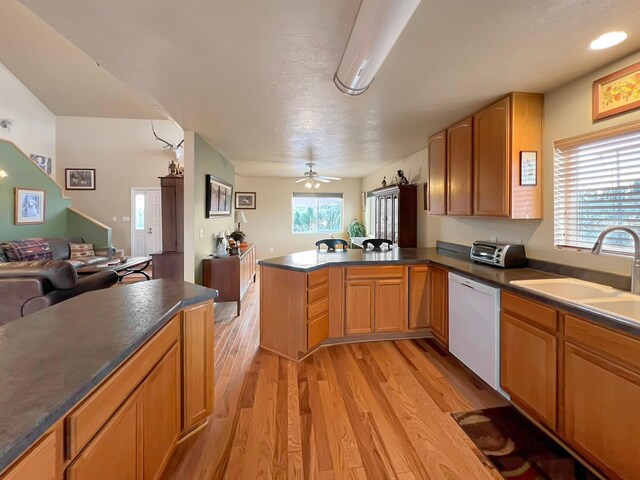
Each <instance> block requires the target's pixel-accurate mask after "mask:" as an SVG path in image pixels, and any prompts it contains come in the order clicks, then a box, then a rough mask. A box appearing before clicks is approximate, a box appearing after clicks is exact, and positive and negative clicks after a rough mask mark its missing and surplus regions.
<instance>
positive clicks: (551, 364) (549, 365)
mask: <svg viewBox="0 0 640 480" xmlns="http://www.w3.org/2000/svg"><path fill="white" fill-rule="evenodd" d="M556 328H557V312H556V311H555V310H554V309H551V308H548V307H546V306H543V305H540V304H538V303H537V302H532V301H529V300H526V299H524V298H521V297H518V296H515V295H512V294H510V293H507V292H503V293H502V313H501V319H500V378H501V386H502V388H503V389H504V390H505V391H506V392H507V393H509V395H511V397H512V400H513V402H514V403H516V404H517V405H518V406H520V407H521V408H522V409H523V410H525V411H526V412H527V413H529V414H530V415H531V416H533V417H534V418H536V420H539V421H540V422H542V423H544V424H545V425H547V426H548V427H550V428H552V429H555V428H556V425H557V423H556V421H557V401H556V398H557V389H558V378H557V365H558V340H557V335H556Z"/></svg>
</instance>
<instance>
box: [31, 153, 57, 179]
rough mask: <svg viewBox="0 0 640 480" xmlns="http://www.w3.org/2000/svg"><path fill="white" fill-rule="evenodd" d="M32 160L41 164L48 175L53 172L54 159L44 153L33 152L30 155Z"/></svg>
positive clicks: (38, 164)
mask: <svg viewBox="0 0 640 480" xmlns="http://www.w3.org/2000/svg"><path fill="white" fill-rule="evenodd" d="M29 158H31V161H32V162H33V163H35V164H36V165H37V166H39V167H40V168H41V169H42V171H43V172H44V173H46V174H47V175H51V173H52V172H53V160H51V158H49V157H45V156H44V155H34V154H33V153H32V154H31V155H29Z"/></svg>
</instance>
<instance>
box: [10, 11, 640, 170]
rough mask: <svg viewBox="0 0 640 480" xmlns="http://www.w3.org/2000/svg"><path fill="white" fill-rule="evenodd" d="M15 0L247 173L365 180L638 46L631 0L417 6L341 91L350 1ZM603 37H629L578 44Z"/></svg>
mask: <svg viewBox="0 0 640 480" xmlns="http://www.w3.org/2000/svg"><path fill="white" fill-rule="evenodd" d="M3 1H5V0H3ZM21 1H22V3H23V4H24V5H26V6H27V7H28V8H30V9H31V10H32V11H33V12H35V13H36V14H37V15H38V16H40V17H41V18H43V19H44V20H46V21H47V22H48V23H49V24H50V25H52V26H53V27H54V28H55V29H57V30H58V31H59V32H60V33H62V34H63V35H64V36H65V37H66V38H68V39H69V40H70V41H71V42H73V43H74V44H75V45H77V46H78V47H80V48H81V49H82V50H83V51H85V52H86V53H87V54H88V55H89V56H90V57H91V58H94V59H96V60H97V61H98V62H99V63H100V65H102V66H103V67H104V68H105V69H107V70H108V71H110V72H111V73H112V74H113V75H115V76H116V77H117V78H119V79H120V80H122V81H123V82H125V83H126V84H128V85H129V86H130V87H132V88H133V90H135V91H138V92H144V94H146V95H147V96H149V97H152V98H154V99H155V100H156V101H157V103H158V104H159V105H161V106H162V107H163V108H164V109H165V110H166V111H167V112H168V113H169V114H170V115H171V116H172V117H173V118H174V119H175V120H176V121H177V122H178V123H179V124H180V125H181V126H182V127H183V128H184V129H185V130H194V131H196V132H199V133H200V134H202V135H203V136H204V137H205V138H206V139H207V140H208V141H209V142H210V143H211V144H212V145H214V146H215V147H216V148H218V149H219V150H220V152H221V153H223V154H224V155H225V156H226V157H227V158H228V159H229V160H231V161H232V162H233V163H234V164H235V166H236V170H237V172H238V173H240V174H243V175H274V176H283V175H292V176H293V175H297V174H300V173H302V172H303V171H304V170H305V166H304V162H305V161H306V160H307V158H308V150H309V149H311V150H312V151H313V155H314V158H315V159H316V160H317V161H318V163H319V165H318V167H317V168H318V171H319V172H320V173H321V174H328V175H342V176H354V177H360V176H363V175H365V174H367V173H369V172H371V171H373V170H375V169H376V168H379V167H381V166H382V165H384V164H385V163H388V162H392V161H395V160H398V159H400V158H403V157H405V156H407V155H410V154H412V153H414V152H416V151H418V150H420V149H422V148H424V147H425V145H426V138H427V136H428V135H429V134H431V133H433V132H435V131H438V130H439V129H441V128H444V127H446V126H447V125H448V124H450V123H452V122H454V121H455V120H457V119H459V118H461V117H463V116H465V115H467V114H469V113H471V112H472V111H473V110H474V109H477V108H479V107H481V106H482V105H483V104H485V103H487V102H489V101H491V100H493V99H495V98H496V97H498V96H500V95H503V94H504V93H507V92H509V91H514V90H518V91H534V92H546V91H548V90H550V89H552V88H554V87H556V86H558V85H560V84H562V83H564V82H566V81H568V80H571V79H572V78H575V77H577V76H580V75H582V74H584V73H587V72H589V71H591V70H594V69H596V68H598V67H600V66H602V65H604V64H606V63H608V62H610V61H613V60H615V59H617V58H620V57H622V56H624V55H626V54H628V53H631V52H633V51H636V50H638V49H639V48H640V8H638V0H599V1H593V0H482V1H478V0H456V1H450V0H423V1H422V3H421V5H420V6H419V7H418V10H417V11H416V13H415V15H414V16H413V18H412V19H411V21H410V22H409V25H408V26H407V28H406V29H405V31H404V33H403V34H402V35H401V36H400V39H399V40H398V43H397V44H396V46H395V47H394V48H393V50H392V51H391V54H390V55H389V57H388V58H387V61H386V62H385V64H384V65H383V66H382V69H381V70H380V72H379V73H378V77H377V79H376V80H375V81H374V83H373V85H372V87H371V88H370V89H369V91H367V92H366V93H365V94H364V95H362V96H361V97H356V98H351V97H347V96H344V95H341V94H340V93H339V92H338V91H337V89H336V88H335V86H334V85H333V82H332V77H333V74H334V73H335V70H336V68H337V66H338V64H339V62H340V59H341V56H342V52H343V50H344V47H345V44H346V42H347V39H348V37H349V33H350V30H351V27H352V25H353V22H354V20H355V17H356V14H357V11H358V8H359V5H360V0H193V1H191V2H177V1H175V0H137V1H134V2H132V1H131V0H109V1H104V2H95V1H91V2H88V1H86V0H57V1H55V2H52V1H50V0H21ZM608 30H625V31H627V32H628V33H629V39H628V40H627V41H626V42H625V43H623V44H622V45H620V46H618V47H614V48H612V49H609V50H604V51H599V52H595V51H591V50H589V49H588V44H589V42H590V41H591V40H592V39H593V38H595V37H596V36H598V35H599V34H601V33H603V32H605V31H608ZM34 48H35V47H34ZM3 49H4V47H3ZM0 61H3V63H4V60H3V59H2V58H1V57H0ZM7 66H8V67H9V68H10V69H12V70H13V68H12V67H11V65H9V64H8V65H7ZM51 68H53V67H51ZM44 70H45V71H47V68H45V69H44ZM47 73H48V72H47ZM45 103H47V102H46V101H45ZM60 108H63V107H62V106H60ZM67 108H68V109H69V110H73V109H74V108H79V106H78V105H75V106H74V104H73V102H72V101H71V100H69V106H68V107H67ZM54 111H55V110H54ZM56 113H57V112H56ZM73 114H77V113H73Z"/></svg>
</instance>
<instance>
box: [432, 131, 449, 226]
mask: <svg viewBox="0 0 640 480" xmlns="http://www.w3.org/2000/svg"><path fill="white" fill-rule="evenodd" d="M428 148H429V159H428V162H429V180H428V182H429V183H428V185H427V209H428V210H427V211H428V213H430V214H431V215H444V214H446V213H447V205H446V203H447V202H446V178H447V132H446V130H443V131H442V132H440V133H436V134H435V135H433V136H432V137H430V138H429V141H428Z"/></svg>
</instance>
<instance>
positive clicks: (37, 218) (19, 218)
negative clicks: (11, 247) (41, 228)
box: [13, 187, 46, 225]
mask: <svg viewBox="0 0 640 480" xmlns="http://www.w3.org/2000/svg"><path fill="white" fill-rule="evenodd" d="M14 208H15V210H14V216H13V219H14V223H15V224H16V225H33V224H35V223H44V221H45V208H46V205H45V191H44V190H31V189H28V188H20V187H18V188H16V200H15V206H14Z"/></svg>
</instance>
